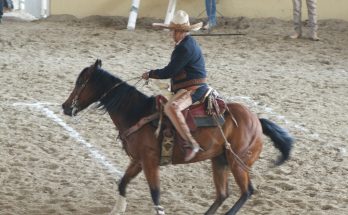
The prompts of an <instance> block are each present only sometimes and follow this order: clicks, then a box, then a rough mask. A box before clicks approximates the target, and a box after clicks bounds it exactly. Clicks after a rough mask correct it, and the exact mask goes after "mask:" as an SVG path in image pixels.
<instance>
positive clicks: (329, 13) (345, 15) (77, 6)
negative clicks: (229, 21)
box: [50, 0, 348, 21]
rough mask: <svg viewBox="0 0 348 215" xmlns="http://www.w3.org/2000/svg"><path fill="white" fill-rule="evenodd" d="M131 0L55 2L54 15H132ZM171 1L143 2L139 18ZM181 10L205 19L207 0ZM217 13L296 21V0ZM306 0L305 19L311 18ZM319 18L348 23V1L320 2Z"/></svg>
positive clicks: (248, 1)
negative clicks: (293, 13)
mask: <svg viewBox="0 0 348 215" xmlns="http://www.w3.org/2000/svg"><path fill="white" fill-rule="evenodd" d="M131 2H132V1H131V0H98V1H96V0H51V8H50V9H51V14H52V15H56V14H71V15H74V16H76V17H79V18H81V17H85V16H90V15H105V16H128V15H129V10H130V6H131ZM167 6H168V1H167V0H142V1H141V2H140V8H139V17H157V18H163V19H164V17H165V15H166V11H167ZM177 9H184V10H186V11H187V12H188V13H189V14H190V16H192V17H205V16H206V14H205V5H204V0H178V4H177ZM217 10H218V12H220V13H221V14H223V15H224V16H226V17H236V16H246V17H251V18H261V17H277V18H280V19H285V20H290V19H292V0H217ZM306 10H307V7H306V1H305V0H303V14H304V17H303V19H306V18H307V11H306ZM318 19H343V20H347V21H348V0H318Z"/></svg>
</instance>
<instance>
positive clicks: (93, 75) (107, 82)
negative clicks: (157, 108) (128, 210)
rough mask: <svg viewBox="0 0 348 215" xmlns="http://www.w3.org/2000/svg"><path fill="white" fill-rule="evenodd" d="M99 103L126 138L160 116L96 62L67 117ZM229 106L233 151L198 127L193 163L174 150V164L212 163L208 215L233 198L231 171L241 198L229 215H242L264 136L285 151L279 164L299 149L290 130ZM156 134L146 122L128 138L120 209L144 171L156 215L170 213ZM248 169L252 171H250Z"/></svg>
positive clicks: (67, 105) (226, 129) (80, 82)
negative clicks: (213, 191) (162, 201)
mask: <svg viewBox="0 0 348 215" xmlns="http://www.w3.org/2000/svg"><path fill="white" fill-rule="evenodd" d="M95 102H99V108H104V109H105V110H106V112H108V114H109V116H110V117H111V119H112V121H113V123H114V124H115V126H116V127H117V129H118V130H119V135H121V136H122V133H124V132H125V131H127V129H129V128H130V127H132V126H133V125H135V124H136V123H138V121H139V120H140V119H144V117H146V116H149V115H151V114H153V113H154V108H153V106H154V104H155V97H149V96H147V95H145V94H143V93H141V92H140V91H138V90H137V89H136V88H135V87H134V86H131V85H129V84H128V83H126V82H125V81H122V80H121V79H120V78H118V77H115V76H114V75H112V74H110V73H109V72H107V71H106V70H103V69H102V68H101V60H96V62H95V63H94V64H92V65H91V66H89V67H86V68H84V69H83V70H82V71H81V72H80V74H79V76H78V78H77V80H76V83H75V87H74V89H73V91H72V92H71V94H70V96H69V97H68V99H67V100H66V101H65V102H64V103H63V105H62V108H63V112H64V114H66V115H69V116H75V115H76V114H77V113H78V112H80V111H82V110H84V109H85V108H87V107H88V106H89V105H91V104H92V103H95ZM227 106H228V109H229V111H228V112H227V111H226V112H225V113H224V115H223V116H224V118H225V123H224V124H223V126H222V127H221V128H222V131H223V133H224V135H225V138H226V139H227V140H228V142H229V143H231V144H230V146H231V150H228V149H227V148H226V147H225V143H224V138H223V135H222V134H221V133H220V132H219V130H218V128H217V127H208V128H207V127H205V128H198V129H197V130H196V131H195V132H193V136H194V137H195V139H196V140H197V142H198V143H200V146H201V148H202V149H204V150H202V151H199V152H198V153H197V155H196V156H195V157H194V158H193V159H192V160H190V161H188V162H185V160H184V157H185V156H184V153H183V151H182V149H181V148H180V147H179V146H178V145H174V148H173V155H172V164H187V163H192V162H198V161H203V160H206V159H210V160H211V163H212V171H213V180H214V185H215V188H216V199H215V201H214V202H213V204H212V205H211V206H210V208H209V209H208V210H207V211H206V213H205V214H206V215H208V214H209V215H210V214H215V212H216V211H217V210H218V208H219V207H220V205H221V204H222V203H223V202H224V200H225V199H226V198H227V197H228V196H229V193H228V183H227V182H228V175H229V171H231V172H232V174H233V176H234V178H235V181H236V183H237V185H238V186H239V188H240V191H241V196H240V198H239V199H238V201H237V202H236V203H235V204H234V205H233V207H232V208H231V209H230V210H229V211H228V212H227V213H226V214H228V215H232V214H236V213H237V212H238V210H239V209H240V208H241V207H242V206H243V205H244V203H245V202H246V201H247V200H248V198H250V196H251V195H252V194H253V191H254V188H253V185H252V183H251V180H250V176H249V171H248V168H250V167H251V166H252V164H253V163H254V162H255V161H256V160H257V159H258V158H259V155H260V153H261V150H262V134H265V135H266V136H268V137H270V139H271V140H272V141H273V143H274V146H275V147H276V148H277V149H279V151H280V152H281V155H280V156H279V159H278V161H277V164H278V165H280V164H282V163H284V162H285V161H286V160H288V158H289V156H290V152H291V148H292V144H293V138H292V137H291V136H290V135H289V133H288V132H287V131H286V130H285V129H284V128H281V127H280V126H278V125H276V124H275V123H273V122H271V121H269V120H267V119H259V118H258V117H257V116H256V114H254V113H252V112H251V111H250V110H249V109H248V108H246V107H245V106H243V105H241V104H238V103H228V104H227ZM231 115H233V117H234V120H233V118H232V117H231ZM155 130H156V127H154V126H153V125H152V124H151V123H145V124H144V125H143V126H142V127H141V128H139V129H138V130H137V131H136V132H134V133H132V134H131V135H129V136H128V137H127V138H124V139H122V142H123V147H124V149H125V151H126V152H127V154H128V155H129V157H130V158H131V159H130V163H129V166H128V167H127V170H126V171H125V174H124V175H123V177H122V178H121V180H120V182H119V183H118V190H119V194H120V198H121V199H120V200H119V202H118V204H119V203H120V201H121V200H123V201H125V197H126V186H127V185H128V183H129V182H130V181H131V180H132V179H133V178H135V177H136V176H137V175H138V174H139V173H140V172H141V171H142V170H143V171H144V174H145V177H146V180H147V182H148V185H149V188H150V193H151V197H152V201H153V203H154V207H155V210H156V214H165V213H164V209H163V207H161V205H160V180H159V178H160V177H159V164H160V151H161V149H160V143H159V141H158V139H157V138H156V136H155V134H154V133H155ZM220 131H221V130H220ZM238 160H239V161H241V162H242V164H244V166H243V165H241V162H238ZM245 166H246V167H248V168H247V169H246V168H245ZM228 169H229V170H228ZM119 207H122V206H117V207H115V208H114V210H113V211H115V212H118V211H117V210H125V208H123V209H120V208H119ZM124 207H125V206H124Z"/></svg>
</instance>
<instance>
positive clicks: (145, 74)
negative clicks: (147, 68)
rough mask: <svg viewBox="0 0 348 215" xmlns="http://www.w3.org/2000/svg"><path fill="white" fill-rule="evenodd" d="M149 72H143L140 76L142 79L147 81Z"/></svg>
mask: <svg viewBox="0 0 348 215" xmlns="http://www.w3.org/2000/svg"><path fill="white" fill-rule="evenodd" d="M149 76H150V74H149V72H144V73H143V75H142V76H141V77H142V78H143V79H145V80H148V79H149Z"/></svg>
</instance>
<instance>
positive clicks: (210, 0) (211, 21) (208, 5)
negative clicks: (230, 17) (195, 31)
mask: <svg viewBox="0 0 348 215" xmlns="http://www.w3.org/2000/svg"><path fill="white" fill-rule="evenodd" d="M205 11H206V12H207V17H208V22H207V24H206V25H204V27H203V29H205V30H208V29H211V28H212V27H214V26H215V25H216V0H205Z"/></svg>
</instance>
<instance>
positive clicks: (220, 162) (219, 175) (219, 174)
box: [205, 155, 229, 215]
mask: <svg viewBox="0 0 348 215" xmlns="http://www.w3.org/2000/svg"><path fill="white" fill-rule="evenodd" d="M211 161H212V168H213V179H214V184H215V189H216V199H215V201H214V203H213V204H212V205H211V206H210V208H209V209H208V210H207V212H205V215H212V214H215V212H216V211H217V209H218V208H219V207H220V205H221V204H222V203H223V202H224V201H225V199H226V198H227V197H228V183H227V179H228V174H229V172H228V171H227V170H228V169H227V168H226V167H227V165H226V164H227V163H226V160H225V158H224V157H223V156H222V155H221V156H219V157H215V158H213V159H212V160H211Z"/></svg>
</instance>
